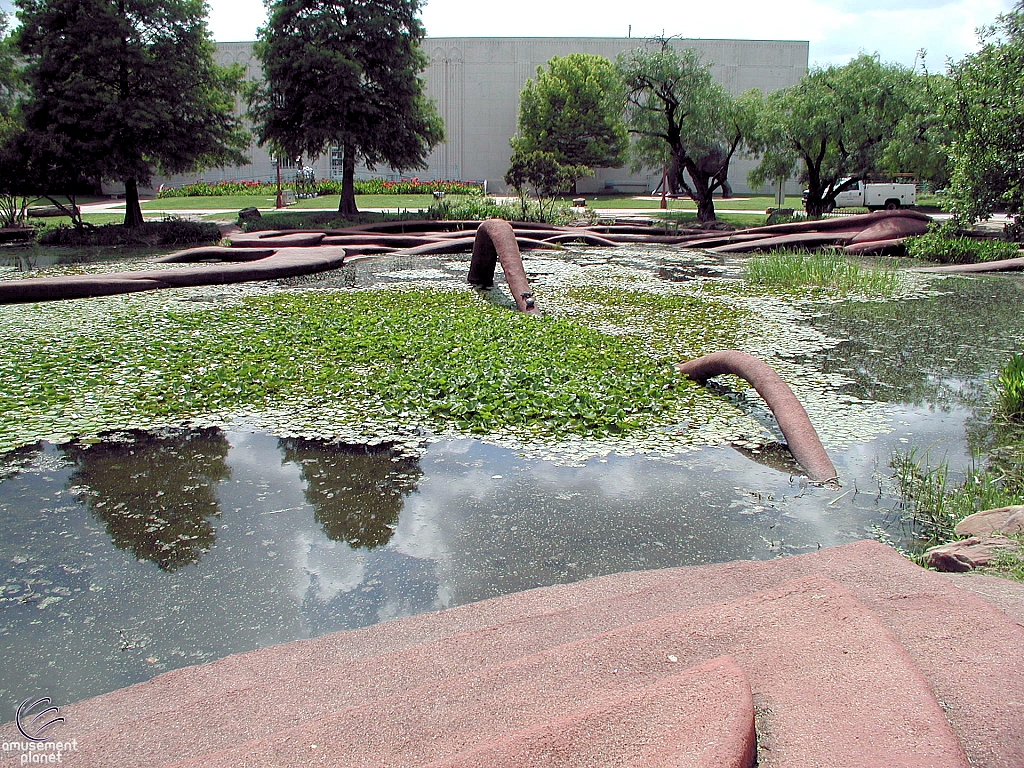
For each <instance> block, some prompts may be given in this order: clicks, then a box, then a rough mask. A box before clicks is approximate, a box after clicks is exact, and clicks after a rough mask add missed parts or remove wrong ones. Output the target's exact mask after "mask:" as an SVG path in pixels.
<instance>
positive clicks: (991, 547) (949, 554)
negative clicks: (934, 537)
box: [925, 535, 1020, 573]
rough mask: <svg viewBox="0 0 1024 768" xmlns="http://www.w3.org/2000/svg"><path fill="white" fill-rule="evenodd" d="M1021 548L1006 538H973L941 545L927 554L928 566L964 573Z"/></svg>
mask: <svg viewBox="0 0 1024 768" xmlns="http://www.w3.org/2000/svg"><path fill="white" fill-rule="evenodd" d="M1018 547H1020V544H1018V543H1017V542H1016V541H1014V540H1013V539H1010V538H1007V537H1006V536H998V535H995V536H984V537H982V536H971V537H970V538H969V539H961V540H960V541H952V542H950V543H949V544H940V545H939V546H937V547H932V548H931V549H929V550H928V551H927V552H925V555H926V558H927V561H928V565H929V567H931V568H934V569H935V570H937V571H949V572H952V573H963V572H964V571H972V570H974V569H975V568H979V567H981V566H984V565H988V564H989V563H990V562H992V560H993V559H995V557H996V555H998V554H999V553H1000V552H1004V551H1013V550H1015V549H1017V548H1018Z"/></svg>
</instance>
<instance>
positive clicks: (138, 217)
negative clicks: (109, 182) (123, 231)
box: [124, 176, 142, 229]
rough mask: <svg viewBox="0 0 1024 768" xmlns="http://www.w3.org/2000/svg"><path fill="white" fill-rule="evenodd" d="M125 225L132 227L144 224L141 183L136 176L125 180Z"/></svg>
mask: <svg viewBox="0 0 1024 768" xmlns="http://www.w3.org/2000/svg"><path fill="white" fill-rule="evenodd" d="M124 225H125V226H126V227H128V228H130V229H135V228H136V227H141V226H142V206H141V205H139V183H138V181H136V180H135V177H134V176H132V177H131V178H128V179H125V180H124Z"/></svg>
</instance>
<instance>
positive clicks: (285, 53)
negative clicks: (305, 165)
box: [250, 0, 444, 214]
mask: <svg viewBox="0 0 1024 768" xmlns="http://www.w3.org/2000/svg"><path fill="white" fill-rule="evenodd" d="M419 7H420V2H419V0H280V1H279V2H272V1H270V2H268V4H267V9H268V12H269V19H268V21H267V25H266V26H265V27H263V28H261V29H260V31H259V40H258V41H257V43H256V46H255V49H254V50H255V53H256V55H257V57H259V59H260V61H261V62H262V65H263V77H264V80H263V82H262V83H259V84H257V85H256V86H255V87H254V89H253V91H252V93H251V95H250V115H251V117H252V119H253V122H254V124H255V126H256V133H257V137H258V140H259V142H260V144H261V145H269V146H270V148H271V149H272V150H273V151H274V152H275V153H276V154H277V155H278V156H279V157H281V156H284V157H296V156H299V155H307V156H312V157H316V156H319V155H322V154H324V152H325V151H327V150H329V149H330V148H332V147H336V148H337V149H338V150H339V151H340V152H341V154H342V193H341V200H340V202H339V205H338V211H339V212H340V213H344V214H353V213H357V209H356V200H355V184H354V180H355V167H356V164H357V163H358V162H362V163H363V164H365V165H366V166H367V167H368V168H371V169H373V168H375V167H376V166H377V165H388V166H390V167H391V168H392V169H394V170H396V171H398V172H399V173H403V172H405V171H408V170H413V169H416V168H423V167H425V166H426V159H427V156H428V155H429V154H430V151H431V150H432V149H433V148H434V147H435V146H436V145H437V144H438V143H440V142H441V141H442V140H443V139H444V128H443V125H442V122H441V118H440V117H439V116H438V115H437V111H436V109H435V108H434V105H433V103H432V102H431V101H430V100H428V99H427V97H426V95H425V94H424V82H423V79H422V78H421V73H422V72H423V70H424V69H426V66H427V57H426V55H425V54H424V53H423V51H422V50H420V41H421V40H422V39H423V36H424V34H425V33H424V29H423V25H422V24H421V23H420V20H419V19H418V18H417V13H418V12H419Z"/></svg>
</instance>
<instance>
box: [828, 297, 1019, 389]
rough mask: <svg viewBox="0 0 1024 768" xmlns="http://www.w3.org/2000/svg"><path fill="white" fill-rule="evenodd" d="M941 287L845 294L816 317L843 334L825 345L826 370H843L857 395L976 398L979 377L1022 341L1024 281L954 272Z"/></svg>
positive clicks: (833, 331)
mask: <svg viewBox="0 0 1024 768" xmlns="http://www.w3.org/2000/svg"><path fill="white" fill-rule="evenodd" d="M948 280H949V282H948V283H947V282H946V281H941V282H938V283H936V284H935V286H934V288H935V289H936V290H938V291H941V293H940V294H939V295H936V296H930V297H926V298H918V299H908V300H904V301H892V302H844V303H841V304H834V305H831V306H830V307H828V308H827V309H826V310H824V311H823V312H821V313H820V314H818V315H816V316H815V317H814V318H812V323H813V324H814V325H815V326H817V327H819V328H821V329H822V330H823V331H824V332H825V333H827V334H828V335H830V336H833V337H836V338H841V339H844V341H843V342H842V343H841V344H839V345H837V346H835V347H833V348H831V349H828V350H826V351H825V352H823V353H822V358H823V362H822V367H823V370H824V371H825V372H826V373H833V372H837V373H842V374H844V375H845V376H847V377H849V378H851V379H853V381H854V382H855V384H854V385H853V390H852V392H850V394H853V395H856V396H857V397H861V398H865V399H869V400H879V401H883V402H885V401H888V402H897V403H905V404H910V405H916V406H929V407H938V408H944V409H948V408H950V407H953V406H956V405H967V406H971V405H976V404H977V403H978V402H979V401H980V400H983V399H984V398H985V397H986V396H987V394H988V389H987V387H986V386H985V385H984V384H983V383H982V382H979V381H978V380H977V379H978V377H980V376H983V375H985V374H986V373H987V372H989V371H992V370H997V369H998V368H999V367H1000V366H1001V365H1002V364H1003V363H1004V362H1005V361H1006V359H1007V358H1008V357H1009V355H1010V354H1011V353H1012V352H1013V351H1014V350H1015V349H1016V348H1017V347H1019V346H1020V341H1021V337H1020V306H1021V304H1022V303H1024V282H1021V281H1020V280H1018V279H1016V278H1006V277H983V278H949V279H948Z"/></svg>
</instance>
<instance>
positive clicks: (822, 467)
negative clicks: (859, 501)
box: [676, 349, 838, 482]
mask: <svg viewBox="0 0 1024 768" xmlns="http://www.w3.org/2000/svg"><path fill="white" fill-rule="evenodd" d="M676 369H677V370H678V371H679V372H680V373H681V374H683V375H684V376H688V377H689V378H691V379H693V380H694V381H696V382H698V383H700V384H704V383H705V382H706V381H707V380H708V379H710V378H713V377H714V376H720V375H722V374H724V373H731V374H733V375H735V376H739V377H740V378H742V379H745V380H746V381H748V382H750V384H751V385H753V387H754V389H756V390H757V394H759V395H760V396H761V397H762V398H763V399H764V401H765V402H766V403H767V404H768V407H769V408H771V410H772V413H773V414H775V419H776V421H778V423H779V429H780V430H782V434H783V435H784V436H785V438H786V443H787V445H788V446H789V451H790V453H792V454H793V458H795V459H796V460H797V461H798V462H800V466H801V467H803V468H804V470H806V472H807V475H808V477H810V478H811V479H812V480H814V481H816V482H828V481H831V480H836V479H837V477H838V476H837V474H836V468H835V467H834V466H833V465H832V460H831V459H830V458H829V457H828V454H827V453H825V448H824V446H823V445H822V444H821V440H820V439H818V433H817V432H816V431H815V430H814V427H813V426H812V424H811V420H810V419H809V418H808V417H807V411H805V410H804V407H803V406H802V405H801V404H800V401H799V400H797V398H796V395H794V394H793V390H791V389H790V388H789V385H788V384H786V382H784V381H783V380H782V378H781V377H780V376H779V374H777V373H776V372H775V371H774V370H773V369H772V367H771V366H770V365H768V364H767V363H765V362H763V361H761V360H758V359H757V358H756V357H754V356H753V355H748V354H746V353H745V352H738V351H737V350H734V349H729V350H724V351H722V352H713V353H712V354H710V355H704V356H703V357H698V358H697V359H696V360H690V361H688V362H685V363H679V364H677V365H676Z"/></svg>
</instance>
